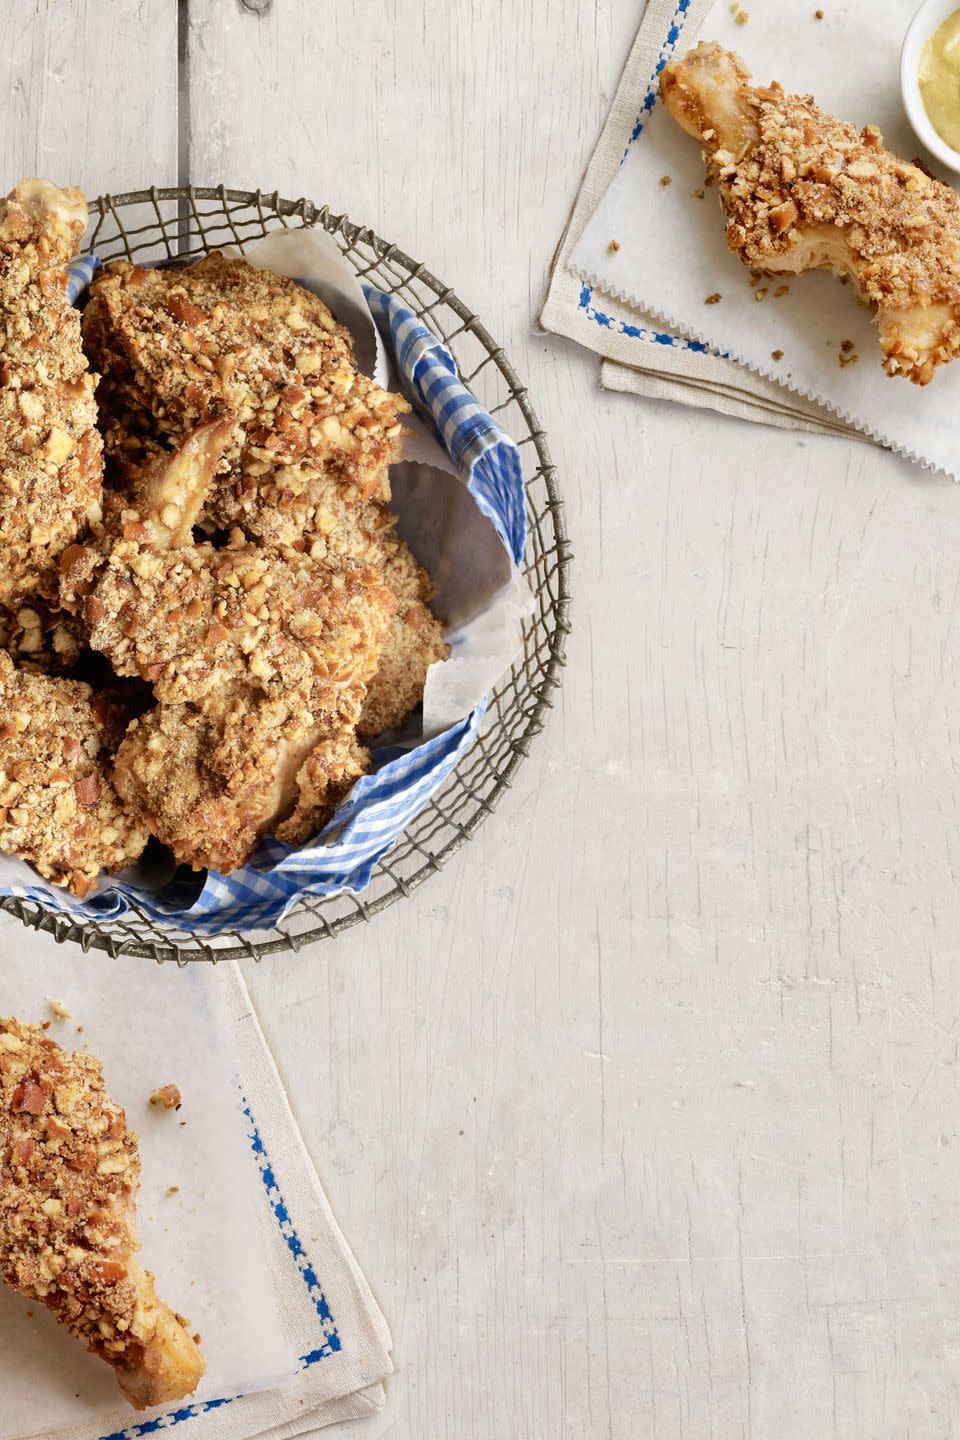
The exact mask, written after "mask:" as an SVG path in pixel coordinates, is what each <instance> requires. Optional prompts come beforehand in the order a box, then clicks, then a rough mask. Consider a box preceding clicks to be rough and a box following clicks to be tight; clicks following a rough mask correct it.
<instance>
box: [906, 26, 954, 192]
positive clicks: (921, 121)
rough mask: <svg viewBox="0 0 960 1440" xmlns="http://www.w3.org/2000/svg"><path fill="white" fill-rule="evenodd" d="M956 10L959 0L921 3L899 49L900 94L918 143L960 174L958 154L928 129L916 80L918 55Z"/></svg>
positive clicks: (918, 66) (929, 125) (927, 118)
mask: <svg viewBox="0 0 960 1440" xmlns="http://www.w3.org/2000/svg"><path fill="white" fill-rule="evenodd" d="M955 10H960V0H923V4H922V5H921V6H920V8H919V10H918V11H917V13H916V15H914V17H913V19H912V20H911V21H910V25H909V27H908V28H907V33H906V35H904V37H903V45H902V46H901V49H900V90H901V93H902V95H903V104H904V109H905V110H906V112H907V119H908V120H909V121H910V124H911V125H912V126H913V133H914V134H915V135H916V137H917V139H918V140H919V141H920V143H921V144H922V145H925V146H926V148H927V149H928V150H929V151H930V153H931V155H935V156H936V157H937V159H938V160H939V161H940V163H941V164H942V165H946V166H947V167H948V168H949V169H950V170H955V171H957V173H958V174H960V153H958V152H957V151H956V150H954V149H952V148H951V147H950V146H949V145H948V144H947V142H946V140H944V139H942V138H941V137H940V136H939V135H938V134H937V132H936V130H934V128H933V126H932V125H931V123H930V117H929V115H928V114H927V112H926V109H925V108H924V104H923V100H922V99H921V96H920V81H919V78H918V71H919V68H920V55H921V52H922V50H923V47H924V45H926V43H927V41H928V40H929V39H930V36H931V35H932V34H933V32H934V31H935V30H937V29H939V27H940V26H941V25H942V24H943V22H944V20H946V19H947V17H948V16H949V15H952V14H953V12H954V11H955Z"/></svg>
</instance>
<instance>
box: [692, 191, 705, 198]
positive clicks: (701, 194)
mask: <svg viewBox="0 0 960 1440" xmlns="http://www.w3.org/2000/svg"><path fill="white" fill-rule="evenodd" d="M705 194H706V191H704V190H694V192H693V198H694V200H702V199H703V197H704V195H705Z"/></svg>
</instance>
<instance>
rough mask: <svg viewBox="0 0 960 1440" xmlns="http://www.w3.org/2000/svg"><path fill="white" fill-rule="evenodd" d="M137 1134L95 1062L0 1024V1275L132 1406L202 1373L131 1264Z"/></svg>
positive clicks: (170, 1396) (180, 1323)
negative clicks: (106, 1373) (94, 1361)
mask: <svg viewBox="0 0 960 1440" xmlns="http://www.w3.org/2000/svg"><path fill="white" fill-rule="evenodd" d="M139 1181H140V1157H139V1154H138V1152H137V1137H136V1135H134V1134H133V1133H132V1131H130V1130H129V1129H128V1127H127V1120H126V1116H125V1115H124V1112H123V1110H122V1109H121V1108H120V1106H119V1105H116V1104H115V1103H114V1102H113V1101H112V1100H111V1099H110V1097H109V1095H108V1094H107V1092H106V1089H105V1087H104V1083H103V1074H102V1071H101V1067H100V1062H99V1060H95V1059H94V1057H93V1056H92V1055H84V1054H80V1053H76V1054H71V1053H70V1052H68V1051H65V1050H62V1049H61V1048H60V1046H59V1045H57V1044H56V1043H55V1042H54V1041H53V1040H49V1039H48V1038H47V1037H46V1035H45V1034H44V1033H43V1031H42V1030H41V1029H40V1027H39V1026H37V1025H25V1024H22V1023H21V1022H20V1021H17V1020H4V1019H0V1276H2V1278H3V1280H4V1281H5V1282H6V1284H7V1285H9V1286H11V1287H12V1289H14V1290H16V1291H18V1293H19V1294H21V1295H24V1296H26V1297H27V1299H28V1300H33V1301H38V1302H39V1303H40V1304H42V1305H45V1306H47V1308H48V1309H50V1310H52V1311H53V1313H54V1314H55V1315H56V1317H57V1319H58V1320H59V1321H60V1323H61V1324H62V1325H64V1326H65V1327H66V1328H67V1329H68V1330H69V1331H70V1333H71V1334H72V1335H74V1336H76V1338H77V1339H78V1340H80V1341H82V1342H83V1344H85V1345H86V1347H87V1349H88V1350H90V1351H91V1352H92V1353H93V1354H95V1355H99V1356H100V1357H101V1359H103V1360H106V1362H107V1363H108V1364H109V1365H112V1366H113V1368H114V1370H115V1371H116V1375H117V1380H118V1382H119V1384H120V1388H121V1390H122V1391H123V1393H124V1395H125V1396H126V1397H127V1399H128V1400H129V1401H130V1402H131V1404H132V1405H133V1406H135V1408H136V1409H138V1410H143V1409H145V1408H147V1407H148V1406H150V1405H162V1404H166V1403H168V1402H169V1401H172V1400H179V1399H181V1398H182V1397H183V1396H185V1395H190V1394H192V1393H193V1391H194V1390H195V1389H196V1387H197V1385H198V1384H199V1382H200V1379H201V1378H202V1376H203V1373H204V1369H205V1366H204V1363H203V1357H202V1356H201V1354H200V1351H199V1349H198V1347H197V1343H196V1339H195V1338H193V1337H192V1336H191V1333H190V1330H189V1328H188V1325H187V1322H186V1320H184V1319H183V1317H182V1316H180V1315H177V1314H175V1313H174V1311H172V1310H171V1309H170V1308H169V1306H167V1305H165V1304H164V1303H163V1301H162V1300H159V1299H158V1298H157V1294H156V1291H155V1289H154V1281H153V1276H152V1275H151V1274H150V1273H149V1272H148V1271H146V1270H144V1268H143V1266H142V1265H141V1264H140V1262H139V1261H138V1260H137V1259H136V1251H137V1238H136V1223H135V1221H136V1214H135V1201H136V1192H137V1187H138V1185H139Z"/></svg>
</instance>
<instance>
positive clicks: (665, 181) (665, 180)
mask: <svg viewBox="0 0 960 1440" xmlns="http://www.w3.org/2000/svg"><path fill="white" fill-rule="evenodd" d="M660 184H661V185H672V184H673V176H672V175H661V176H660Z"/></svg>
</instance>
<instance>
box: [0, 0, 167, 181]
mask: <svg viewBox="0 0 960 1440" xmlns="http://www.w3.org/2000/svg"><path fill="white" fill-rule="evenodd" d="M0 56H2V57H3V58H2V63H0V117H2V124H0V163H2V173H3V176H4V181H3V187H4V193H5V192H6V190H7V189H8V188H9V187H10V185H12V184H13V183H14V181H15V180H17V179H18V178H19V177H20V176H22V175H43V176H45V177H48V178H49V179H51V180H55V181H56V182H57V183H58V184H61V185H79V186H80V187H81V189H83V190H84V191H85V192H86V193H87V194H88V195H90V196H94V195H99V194H100V193H101V192H102V191H105V190H112V191H114V192H120V191H123V190H130V189H136V188H137V187H138V186H141V185H151V184H156V185H170V184H175V183H176V174H177V7H176V5H175V4H173V3H171V0H110V3H109V4H104V3H103V0H23V3H20V0H17V3H13V4H6V5H0Z"/></svg>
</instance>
